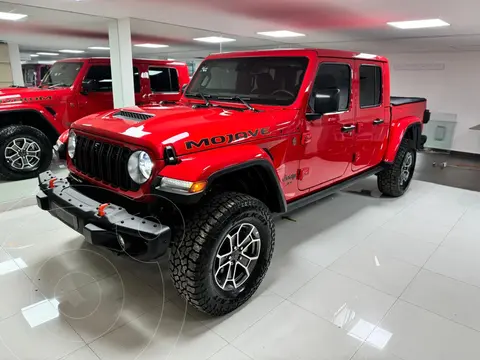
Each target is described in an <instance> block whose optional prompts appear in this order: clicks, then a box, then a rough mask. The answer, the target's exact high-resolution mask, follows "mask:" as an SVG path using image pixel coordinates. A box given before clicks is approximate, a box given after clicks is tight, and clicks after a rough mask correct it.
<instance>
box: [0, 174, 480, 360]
mask: <svg viewBox="0 0 480 360" xmlns="http://www.w3.org/2000/svg"><path fill="white" fill-rule="evenodd" d="M375 189H376V186H375V178H372V179H367V180H366V181H365V182H363V183H362V184H358V185H356V186H355V187H354V188H352V189H350V190H351V191H347V192H342V193H339V194H337V195H335V196H332V197H330V198H328V199H326V200H323V201H321V202H318V203H317V204H315V205H312V206H310V207H308V208H305V209H302V210H300V211H298V212H296V213H293V214H291V216H290V219H289V220H288V219H283V220H278V221H277V244H276V251H275V255H274V259H273V263H272V266H271V268H270V270H269V272H268V275H267V277H266V278H265V280H264V282H263V284H262V286H261V287H260V289H259V291H258V293H257V294H256V295H255V296H254V298H253V299H252V300H251V301H250V302H249V303H247V304H246V306H244V307H242V308H241V309H240V310H238V311H237V312H235V313H234V314H231V315H229V316H226V317H223V318H216V319H215V318H208V317H207V316H204V315H202V314H199V313H198V312H196V311H194V310H193V309H191V308H190V307H188V306H186V305H185V303H184V302H183V301H182V300H181V299H179V298H178V296H177V295H176V293H175V291H174V289H173V288H172V285H171V282H170V280H169V277H168V276H169V275H168V270H167V268H166V262H165V261H160V262H159V263H158V264H157V263H155V264H142V263H138V262H134V261H133V260H126V259H123V258H118V257H115V256H112V255H110V254H109V253H107V252H105V251H103V250H101V249H97V248H92V247H91V246H88V245H87V244H85V243H84V242H83V239H82V237H81V236H79V235H77V234H76V233H75V232H73V231H71V230H70V229H68V228H67V227H66V226H64V225H63V224H61V223H60V222H59V221H57V220H56V219H54V218H52V217H50V216H49V215H48V214H47V213H43V212H41V211H40V210H39V209H37V208H36V207H26V208H22V209H17V210H14V211H9V212H4V213H1V214H0V229H2V231H1V233H0V238H1V249H0V294H1V295H0V296H1V301H0V359H1V360H5V359H21V360H24V359H28V360H30V359H32V360H33V359H35V360H37V359H68V360H74V359H75V360H98V359H102V360H103V359H105V360H106V359H112V360H122V359H125V360H134V359H145V360H146V359H156V360H158V359H160V360H161V359H172V360H173V359H181V360H188V359H194V360H201V359H214V360H223V359H231V360H240V359H257V360H263V359H288V360H291V359H325V360H327V359H328V360H342V359H345V360H349V359H354V360H363V359H375V360H380V359H383V360H387V359H388V360H393V359H395V360H402V359H403V360H430V359H431V360H440V359H445V360H447V359H448V360H452V359H455V360H456V359H461V360H466V359H480V346H479V344H480V305H479V304H480V261H479V259H480V237H479V230H478V226H479V219H480V193H477V192H470V191H467V190H462V189H456V188H450V187H445V186H441V185H436V184H431V183H425V182H420V181H415V182H414V183H413V184H412V186H411V189H410V190H409V192H408V193H407V195H406V196H404V197H402V198H399V199H386V198H380V197H379V196H378V192H377V191H376V190H375Z"/></svg>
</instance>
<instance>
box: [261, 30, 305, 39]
mask: <svg viewBox="0 0 480 360" xmlns="http://www.w3.org/2000/svg"><path fill="white" fill-rule="evenodd" d="M257 34H258V35H263V36H271V37H274V38H291V37H300V36H305V34H302V33H297V32H294V31H288V30H278V31H262V32H257Z"/></svg>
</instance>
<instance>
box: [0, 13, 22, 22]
mask: <svg viewBox="0 0 480 360" xmlns="http://www.w3.org/2000/svg"><path fill="white" fill-rule="evenodd" d="M27 16H28V15H24V14H15V13H6V12H0V20H9V21H17V20H20V19H24V18H26V17H27Z"/></svg>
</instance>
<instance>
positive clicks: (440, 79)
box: [387, 52, 480, 154]
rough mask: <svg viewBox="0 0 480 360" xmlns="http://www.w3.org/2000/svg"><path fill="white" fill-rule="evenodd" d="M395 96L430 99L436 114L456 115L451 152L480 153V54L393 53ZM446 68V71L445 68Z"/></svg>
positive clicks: (428, 104) (393, 89) (431, 108)
mask: <svg viewBox="0 0 480 360" xmlns="http://www.w3.org/2000/svg"><path fill="white" fill-rule="evenodd" d="M387 57H388V58H389V59H390V61H391V69H392V74H391V78H392V95H397V96H420V97H425V98H427V106H428V108H429V109H430V110H432V111H434V112H442V113H452V114H457V126H456V128H455V133H454V137H453V143H452V149H451V150H456V151H464V152H470V153H478V154H480V131H474V130H469V128H471V127H472V126H475V125H478V124H480V52H459V53H429V54H392V55H390V56H389V55H387ZM442 68H443V69H442Z"/></svg>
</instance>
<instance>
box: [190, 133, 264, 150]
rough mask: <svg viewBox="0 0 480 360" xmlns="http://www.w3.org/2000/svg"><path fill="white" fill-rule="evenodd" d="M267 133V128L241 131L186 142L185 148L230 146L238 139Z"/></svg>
mask: <svg viewBox="0 0 480 360" xmlns="http://www.w3.org/2000/svg"><path fill="white" fill-rule="evenodd" d="M268 133H269V128H261V129H255V130H247V131H241V132H238V133H235V134H226V135H217V136H214V137H211V138H203V139H200V140H199V141H193V140H190V141H186V142H185V147H186V148H187V150H190V149H193V148H202V147H208V146H212V145H220V144H231V143H233V142H234V141H237V140H240V139H248V138H251V137H257V136H258V134H261V135H267V134H268Z"/></svg>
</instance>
